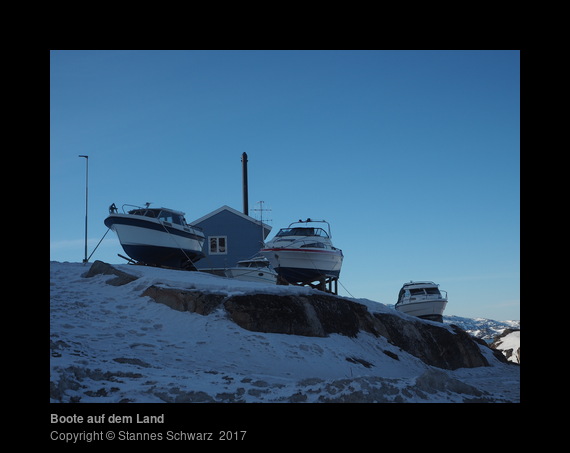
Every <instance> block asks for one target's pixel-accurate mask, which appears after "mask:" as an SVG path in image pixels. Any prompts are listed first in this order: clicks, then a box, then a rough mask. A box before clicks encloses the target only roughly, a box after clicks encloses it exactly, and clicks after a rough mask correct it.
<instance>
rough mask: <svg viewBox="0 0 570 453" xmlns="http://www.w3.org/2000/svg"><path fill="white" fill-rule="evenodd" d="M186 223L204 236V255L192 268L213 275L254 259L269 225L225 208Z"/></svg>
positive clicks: (268, 231) (267, 233)
mask: <svg viewBox="0 0 570 453" xmlns="http://www.w3.org/2000/svg"><path fill="white" fill-rule="evenodd" d="M190 223H191V224H192V225H195V226H198V227H200V228H202V230H203V231H204V235H205V236H206V242H205V243H204V253H205V254H206V256H205V257H204V258H202V259H201V260H200V261H198V262H197V263H196V268H197V269H198V270H204V271H205V270H208V271H210V272H213V273H220V272H221V271H223V269H224V268H227V267H233V266H235V265H236V263H237V262H238V261H240V260H245V259H249V258H252V257H253V256H255V255H256V254H257V253H258V252H259V250H260V249H261V248H262V245H263V244H262V242H263V241H264V240H265V238H266V237H267V236H268V235H269V233H270V231H271V227H270V226H269V225H266V224H265V223H262V222H261V221H259V220H257V219H254V218H253V217H250V216H248V215H245V214H244V213H242V212H239V211H237V210H235V209H233V208H230V207H229V206H225V205H224V206H222V207H221V208H219V209H216V210H215V211H213V212H211V213H210V214H207V215H205V216H204V217H201V218H199V219H197V220H195V221H193V222H190ZM216 271H218V272H216Z"/></svg>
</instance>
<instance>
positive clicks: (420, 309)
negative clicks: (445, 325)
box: [395, 299, 447, 322]
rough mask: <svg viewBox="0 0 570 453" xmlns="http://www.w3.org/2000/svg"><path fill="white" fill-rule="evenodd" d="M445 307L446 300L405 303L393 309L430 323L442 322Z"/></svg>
mask: <svg viewBox="0 0 570 453" xmlns="http://www.w3.org/2000/svg"><path fill="white" fill-rule="evenodd" d="M446 306H447V300H445V299H436V300H425V301H419V302H407V303H401V304H396V306H395V308H396V310H398V311H399V312H402V313H406V314H407V315H411V316H416V317H418V318H422V319H428V320H430V321H437V322H443V312H444V310H445V307H446Z"/></svg>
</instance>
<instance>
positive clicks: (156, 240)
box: [105, 203, 206, 270]
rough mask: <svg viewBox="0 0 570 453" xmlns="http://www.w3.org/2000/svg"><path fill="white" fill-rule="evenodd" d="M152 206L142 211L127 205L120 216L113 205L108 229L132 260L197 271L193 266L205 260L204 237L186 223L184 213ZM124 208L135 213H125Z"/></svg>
mask: <svg viewBox="0 0 570 453" xmlns="http://www.w3.org/2000/svg"><path fill="white" fill-rule="evenodd" d="M149 205H150V203H146V206H145V207H144V208H141V207H139V206H133V205H127V204H125V205H123V213H122V214H120V213H119V212H118V210H117V208H116V206H115V203H113V204H112V205H111V206H110V207H109V216H108V217H107V218H106V219H105V225H106V226H107V227H108V228H110V229H112V230H113V231H114V232H115V233H117V236H118V237H119V241H120V243H121V246H122V247H123V250H124V251H125V253H126V254H127V255H128V256H129V257H130V258H131V259H133V260H135V261H137V262H139V263H141V264H147V265H151V266H160V267H172V268H175V269H190V270H195V267H194V263H195V262H196V261H198V260H200V259H202V258H203V257H204V256H205V255H204V252H203V251H202V246H203V245H204V241H205V240H206V238H205V236H204V233H203V232H202V231H201V229H200V228H199V227H195V226H192V225H188V224H187V223H186V219H185V218H184V212H181V211H175V210H174V209H168V208H149ZM125 206H131V207H134V208H135V209H131V210H130V211H128V212H125Z"/></svg>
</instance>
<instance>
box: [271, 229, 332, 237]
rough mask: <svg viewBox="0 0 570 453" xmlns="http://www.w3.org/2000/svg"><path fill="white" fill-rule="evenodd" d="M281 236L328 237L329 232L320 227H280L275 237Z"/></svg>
mask: <svg viewBox="0 0 570 453" xmlns="http://www.w3.org/2000/svg"><path fill="white" fill-rule="evenodd" d="M281 236H318V237H323V238H329V234H328V233H327V232H326V231H325V230H323V229H322V228H310V227H295V228H281V229H280V230H279V232H278V233H277V234H276V235H275V237H281Z"/></svg>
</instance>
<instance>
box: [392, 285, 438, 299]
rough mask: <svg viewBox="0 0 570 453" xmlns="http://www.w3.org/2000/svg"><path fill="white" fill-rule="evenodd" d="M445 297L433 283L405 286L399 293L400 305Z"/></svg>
mask: <svg viewBox="0 0 570 453" xmlns="http://www.w3.org/2000/svg"><path fill="white" fill-rule="evenodd" d="M434 297H436V298H441V297H443V296H442V294H441V292H440V290H439V288H438V285H437V284H435V283H433V282H413V283H408V284H405V285H404V286H403V287H402V289H401V290H400V292H399V293H398V302H397V303H398V304H401V303H404V302H410V301H416V300H422V299H431V298H434Z"/></svg>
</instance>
